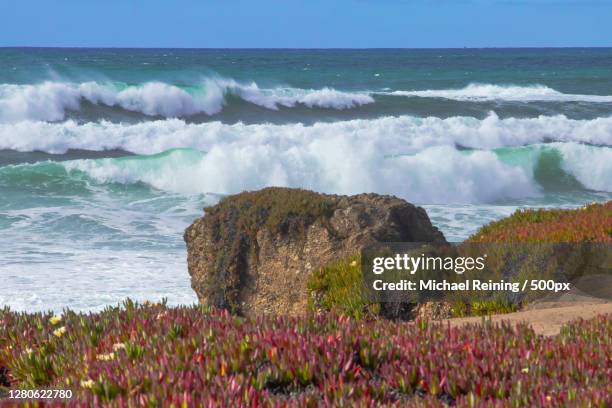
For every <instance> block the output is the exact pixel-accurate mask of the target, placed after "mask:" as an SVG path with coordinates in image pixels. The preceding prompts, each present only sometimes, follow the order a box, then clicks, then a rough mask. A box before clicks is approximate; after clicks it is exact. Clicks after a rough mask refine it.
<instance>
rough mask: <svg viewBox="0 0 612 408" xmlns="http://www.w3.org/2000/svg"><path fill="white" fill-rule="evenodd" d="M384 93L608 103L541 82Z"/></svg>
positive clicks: (610, 99) (606, 97) (604, 97)
mask: <svg viewBox="0 0 612 408" xmlns="http://www.w3.org/2000/svg"><path fill="white" fill-rule="evenodd" d="M384 94H387V95H396V96H408V97H420V98H442V99H454V100H458V101H476V102H478V101H516V102H537V101H541V102H591V103H612V96H610V95H580V94H565V93H562V92H559V91H557V90H555V89H552V88H549V87H547V86H544V85H533V86H512V85H506V86H504V85H493V84H470V85H468V86H466V87H465V88H462V89H428V90H422V91H390V92H385V93H384Z"/></svg>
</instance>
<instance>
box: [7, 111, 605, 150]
mask: <svg viewBox="0 0 612 408" xmlns="http://www.w3.org/2000/svg"><path fill="white" fill-rule="evenodd" d="M543 142H579V143H586V144H593V145H602V146H610V145H612V117H607V118H598V119H593V120H575V119H568V118H567V117H565V116H540V117H538V118H529V119H526V118H525V119H518V118H507V119H501V118H499V117H498V116H497V115H495V114H493V113H491V114H490V115H489V116H488V117H487V118H485V119H483V120H479V119H475V118H471V117H452V118H447V119H441V118H436V117H429V118H417V117H412V116H401V117H385V118H379V119H371V120H364V119H359V120H350V121H343V122H333V123H315V124H314V125H312V126H306V125H303V124H300V123H297V124H286V125H274V124H249V125H247V124H243V123H237V124H232V125H229V124H223V123H221V122H208V123H199V124H190V123H186V122H185V121H183V120H180V119H167V120H156V121H147V122H141V123H137V124H120V123H111V122H105V121H102V122H98V123H94V122H91V123H86V124H78V123H76V122H74V121H72V120H68V121H65V122H61V123H47V122H20V123H15V124H0V149H10V150H17V151H22V152H28V151H44V152H48V153H65V152H66V151H67V150H69V149H83V150H92V151H102V150H112V149H120V150H125V151H128V152H132V153H137V154H154V153H160V152H163V151H166V150H169V149H173V148H194V149H198V150H202V151H209V150H212V149H214V148H215V147H217V146H219V145H231V146H235V147H236V148H239V149H242V148H248V147H249V146H260V145H261V146H264V145H265V146H270V148H274V149H278V150H284V151H286V152H287V154H291V153H292V152H293V151H294V150H295V149H302V148H304V149H319V148H320V149H322V148H324V146H325V144H327V143H334V144H336V145H354V146H358V147H359V148H360V149H363V150H371V151H374V152H383V154H390V155H394V154H412V153H416V152H418V151H420V150H423V149H424V148H427V147H433V146H446V145H451V146H461V147H465V148H474V149H494V148H500V147H508V146H522V145H528V144H534V143H543Z"/></svg>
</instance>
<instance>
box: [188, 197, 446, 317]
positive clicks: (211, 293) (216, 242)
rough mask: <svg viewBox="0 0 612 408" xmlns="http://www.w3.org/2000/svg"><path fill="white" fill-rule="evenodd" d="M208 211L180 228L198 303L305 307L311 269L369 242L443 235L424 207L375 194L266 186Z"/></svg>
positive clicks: (267, 310) (257, 310)
mask: <svg viewBox="0 0 612 408" xmlns="http://www.w3.org/2000/svg"><path fill="white" fill-rule="evenodd" d="M293 207H295V208H293ZM205 213H206V215H205V216H203V217H201V218H199V219H197V220H196V221H195V222H194V223H193V224H192V225H191V226H190V227H188V228H187V230H186V231H185V236H184V238H185V242H186V243H187V253H188V267H189V274H190V275H191V286H192V287H193V289H194V290H195V292H196V293H197V295H198V298H199V300H200V302H201V303H203V304H208V305H212V306H216V307H222V308H227V309H230V310H231V311H233V312H236V313H241V314H245V315H258V314H288V315H299V314H301V313H304V312H305V311H306V310H307V307H308V297H309V294H308V289H307V285H308V278H309V276H310V274H311V273H312V272H313V271H314V270H317V269H319V268H321V267H323V266H325V265H327V264H329V263H330V262H333V261H335V260H338V259H342V258H344V257H348V256H351V255H354V254H356V253H357V252H358V251H360V250H361V249H362V248H363V247H365V246H368V245H370V244H373V243H376V242H438V243H443V242H446V241H445V239H444V236H443V235H442V233H441V232H440V231H438V229H437V228H435V227H434V226H433V225H432V224H431V222H430V220H429V217H428V216H427V213H426V212H425V210H424V209H422V208H420V207H416V206H414V205H412V204H410V203H408V202H406V201H404V200H402V199H399V198H397V197H392V196H382V195H377V194H360V195H355V196H338V195H324V194H318V193H313V192H310V191H306V190H299V189H288V188H267V189H263V190H260V191H257V192H245V193H241V194H238V195H236V196H232V197H229V198H226V199H225V200H223V201H222V202H221V203H219V204H217V205H216V206H213V207H210V208H207V209H206V210H205Z"/></svg>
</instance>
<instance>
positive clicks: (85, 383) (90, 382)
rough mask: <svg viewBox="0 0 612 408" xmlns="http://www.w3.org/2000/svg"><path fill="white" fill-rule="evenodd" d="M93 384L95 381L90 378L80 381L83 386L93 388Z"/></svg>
mask: <svg viewBox="0 0 612 408" xmlns="http://www.w3.org/2000/svg"><path fill="white" fill-rule="evenodd" d="M94 384H95V383H94V381H93V380H92V379H91V378H88V379H87V380H83V381H81V387H83V388H93V386H94Z"/></svg>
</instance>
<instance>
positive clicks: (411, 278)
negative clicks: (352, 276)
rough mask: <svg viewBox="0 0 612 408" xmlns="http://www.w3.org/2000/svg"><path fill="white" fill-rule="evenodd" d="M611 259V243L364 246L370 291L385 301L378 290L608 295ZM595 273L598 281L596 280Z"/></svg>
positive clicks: (514, 296) (521, 296)
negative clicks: (606, 289)
mask: <svg viewBox="0 0 612 408" xmlns="http://www.w3.org/2000/svg"><path fill="white" fill-rule="evenodd" d="M611 257H612V252H611V251H610V245H609V244H603V245H597V244H526V245H522V244H460V245H433V244H417V243H393V244H384V245H383V244H381V245H378V246H377V247H374V248H369V249H366V250H364V251H363V252H362V274H363V277H364V284H365V288H366V290H367V291H369V292H370V293H373V296H375V297H377V299H378V300H382V301H384V300H385V298H384V297H383V298H381V297H380V296H377V295H376V293H379V294H380V293H384V292H395V293H396V294H397V293H398V292H406V293H411V292H412V293H416V294H418V295H417V296H419V298H420V299H421V298H423V297H428V296H431V297H437V298H440V297H444V296H445V295H446V294H448V293H464V294H467V295H469V296H484V297H485V298H486V297H487V296H490V297H496V298H498V297H499V295H500V294H502V295H503V294H507V295H509V296H508V299H510V300H512V301H517V302H521V301H523V300H527V299H529V300H533V299H534V298H536V297H542V296H546V295H549V294H562V293H566V292H569V291H571V290H572V289H573V288H574V287H577V288H579V289H580V290H581V291H582V292H586V293H587V294H590V295H593V296H600V297H601V296H603V297H609V296H610V294H609V293H607V292H605V291H603V292H602V291H601V290H600V289H601V286H602V285H608V286H609V285H610V283H611V282H612V268H610V259H611ZM593 277H597V282H599V284H595V285H593V284H592V282H593V281H594V280H593ZM611 289H612V288H611ZM601 293H603V295H601ZM388 299H392V300H389V301H397V299H398V297H397V296H392V297H389V298H388ZM421 300H422V299H421Z"/></svg>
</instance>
